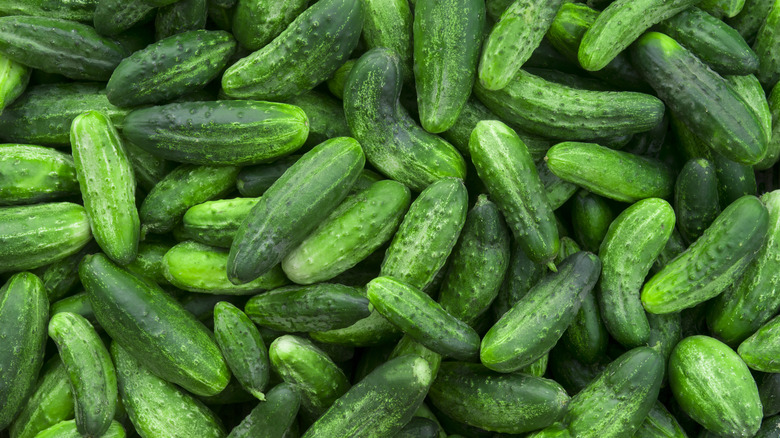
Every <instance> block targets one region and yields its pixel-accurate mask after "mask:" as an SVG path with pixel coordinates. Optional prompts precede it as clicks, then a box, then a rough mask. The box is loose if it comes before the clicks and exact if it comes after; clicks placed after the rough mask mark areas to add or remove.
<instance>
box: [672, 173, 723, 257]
mask: <svg viewBox="0 0 780 438" xmlns="http://www.w3.org/2000/svg"><path fill="white" fill-rule="evenodd" d="M674 207H675V212H676V213H677V227H678V230H679V231H680V234H681V235H682V236H683V238H684V239H685V240H686V241H688V242H695V241H696V239H698V238H699V237H701V235H702V234H703V233H704V230H706V229H707V228H708V227H709V226H710V224H712V221H714V220H715V218H717V217H718V215H719V214H720V206H719V204H718V181H717V177H716V175H715V169H714V168H713V165H712V163H710V162H709V161H707V160H706V159H704V158H695V159H692V160H689V161H688V162H687V163H685V166H683V168H682V170H681V171H680V174H679V175H678V176H677V182H676V184H675V190H674Z"/></svg>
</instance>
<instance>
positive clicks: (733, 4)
mask: <svg viewBox="0 0 780 438" xmlns="http://www.w3.org/2000/svg"><path fill="white" fill-rule="evenodd" d="M744 5H745V0H702V1H701V3H699V6H700V7H701V8H702V9H704V10H705V11H707V12H709V13H710V14H712V15H713V16H715V17H723V18H725V17H733V16H735V15H737V14H739V12H740V11H741V10H742V8H743V7H744Z"/></svg>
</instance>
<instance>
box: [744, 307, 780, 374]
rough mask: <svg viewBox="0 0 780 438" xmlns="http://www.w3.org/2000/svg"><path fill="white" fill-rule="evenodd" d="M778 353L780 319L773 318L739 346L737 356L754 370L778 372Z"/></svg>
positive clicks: (779, 367) (779, 348)
mask: <svg viewBox="0 0 780 438" xmlns="http://www.w3.org/2000/svg"><path fill="white" fill-rule="evenodd" d="M778 352H780V319H778V318H774V319H772V320H770V321H769V322H767V323H766V324H764V325H763V326H762V327H761V328H759V329H758V330H757V331H756V332H755V333H753V335H751V336H750V337H749V338H747V339H745V340H744V341H743V342H742V343H741V344H739V355H740V356H742V359H743V360H744V361H745V362H746V363H747V365H748V366H749V367H750V368H753V369H754V370H758V371H763V372H766V373H777V372H780V365H778V363H777V355H778Z"/></svg>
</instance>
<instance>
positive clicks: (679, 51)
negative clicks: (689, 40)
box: [632, 32, 767, 165]
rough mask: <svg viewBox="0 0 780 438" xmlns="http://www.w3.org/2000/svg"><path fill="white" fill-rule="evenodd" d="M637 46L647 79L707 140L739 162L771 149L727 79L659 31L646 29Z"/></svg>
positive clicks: (639, 64)
mask: <svg viewBox="0 0 780 438" xmlns="http://www.w3.org/2000/svg"><path fill="white" fill-rule="evenodd" d="M632 50H633V59H634V63H635V64H636V65H637V68H639V69H640V70H641V71H642V75H643V76H644V78H645V80H646V81H647V82H648V83H649V84H650V85H651V86H652V87H653V89H655V91H656V92H658V95H659V96H660V97H661V99H662V100H663V101H664V102H665V103H666V104H667V105H668V106H669V108H670V110H671V111H672V113H673V114H675V116H677V117H678V118H679V119H680V120H681V121H682V123H683V124H685V126H687V127H688V128H689V129H690V130H691V131H693V132H695V133H696V135H697V136H698V137H699V138H700V139H701V140H702V141H703V142H704V143H706V144H707V145H708V146H709V147H711V148H712V149H713V150H714V151H716V152H719V153H721V154H723V155H724V156H725V157H726V158H728V159H730V160H733V161H736V162H738V163H742V164H749V165H752V164H756V163H758V162H759V161H761V159H762V158H763V157H764V155H765V154H766V151H767V141H766V133H765V132H764V131H763V129H762V126H761V122H760V120H759V119H758V118H757V117H756V115H755V114H754V112H753V111H752V110H751V108H750V106H749V105H747V104H746V103H745V101H744V100H743V99H742V98H741V97H740V96H739V94H738V93H737V92H736V91H735V90H734V88H733V87H732V86H731V85H730V84H729V83H728V81H726V80H725V79H723V78H722V77H721V76H719V75H718V74H717V73H715V72H714V71H712V70H711V69H710V68H709V67H707V65H705V64H704V63H703V62H702V61H700V60H699V59H698V58H696V56H695V55H694V54H693V53H691V52H690V51H689V50H687V49H685V48H684V47H682V46H681V45H680V44H679V43H677V42H676V41H675V40H673V39H672V38H670V37H668V36H666V35H664V34H661V33H658V32H649V33H647V34H645V35H644V36H643V37H642V38H640V39H639V41H638V42H637V43H636V44H635V45H634V47H633V49H632ZM680 84H696V85H697V86H682V85H680Z"/></svg>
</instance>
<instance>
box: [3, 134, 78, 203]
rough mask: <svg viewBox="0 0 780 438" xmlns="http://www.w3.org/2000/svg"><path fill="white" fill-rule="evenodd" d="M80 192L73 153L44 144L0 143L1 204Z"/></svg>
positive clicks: (41, 199) (34, 200)
mask: <svg viewBox="0 0 780 438" xmlns="http://www.w3.org/2000/svg"><path fill="white" fill-rule="evenodd" d="M77 193H79V182H78V180H77V179H76V167H75V166H74V164H73V157H71V156H70V155H68V154H65V153H62V152H59V151H56V150H54V149H52V148H47V147H42V146H33V145H26V144H0V205H15V204H36V203H39V202H43V201H51V200H55V199H60V198H65V197H67V196H72V195H75V194H77Z"/></svg>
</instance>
